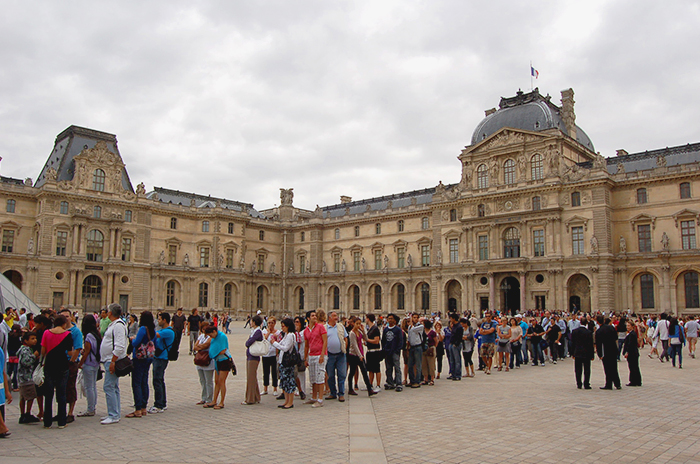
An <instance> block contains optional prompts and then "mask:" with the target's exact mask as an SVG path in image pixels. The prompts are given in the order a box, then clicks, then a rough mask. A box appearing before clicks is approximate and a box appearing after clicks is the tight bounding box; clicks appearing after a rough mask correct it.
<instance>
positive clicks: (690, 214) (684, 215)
mask: <svg viewBox="0 0 700 464" xmlns="http://www.w3.org/2000/svg"><path fill="white" fill-rule="evenodd" d="M682 219H695V220H696V221H698V222H700V213H698V212H697V211H693V210H692V209H688V208H685V209H682V210H680V211H678V212H677V213H675V214H674V215H673V220H674V221H675V223H676V228H678V221H680V220H682Z"/></svg>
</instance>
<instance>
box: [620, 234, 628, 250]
mask: <svg viewBox="0 0 700 464" xmlns="http://www.w3.org/2000/svg"><path fill="white" fill-rule="evenodd" d="M620 253H627V240H625V237H623V236H622V235H620Z"/></svg>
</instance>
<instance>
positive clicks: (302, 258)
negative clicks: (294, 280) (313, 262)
mask: <svg viewBox="0 0 700 464" xmlns="http://www.w3.org/2000/svg"><path fill="white" fill-rule="evenodd" d="M305 272H306V256H303V255H302V256H299V274H304V273H305Z"/></svg>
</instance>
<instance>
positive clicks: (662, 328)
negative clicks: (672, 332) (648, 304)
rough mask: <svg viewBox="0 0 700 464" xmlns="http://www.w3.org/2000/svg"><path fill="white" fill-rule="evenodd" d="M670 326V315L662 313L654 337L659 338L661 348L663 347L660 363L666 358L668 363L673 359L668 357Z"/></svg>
mask: <svg viewBox="0 0 700 464" xmlns="http://www.w3.org/2000/svg"><path fill="white" fill-rule="evenodd" d="M668 326H669V322H668V315H667V314H666V313H661V316H659V323H658V324H656V329H655V330H654V337H653V338H656V337H659V340H661V346H663V351H662V352H661V355H660V356H659V361H661V362H664V358H666V361H668V360H669V359H671V358H670V356H669V355H668Z"/></svg>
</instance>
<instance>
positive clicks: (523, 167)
mask: <svg viewBox="0 0 700 464" xmlns="http://www.w3.org/2000/svg"><path fill="white" fill-rule="evenodd" d="M518 170H519V171H520V180H525V177H526V176H527V161H525V155H520V156H518Z"/></svg>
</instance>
